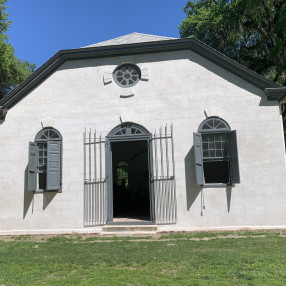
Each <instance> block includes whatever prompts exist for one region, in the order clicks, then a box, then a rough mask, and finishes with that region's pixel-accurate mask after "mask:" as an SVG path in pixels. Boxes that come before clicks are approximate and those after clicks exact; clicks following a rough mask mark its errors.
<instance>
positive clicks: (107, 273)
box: [0, 231, 286, 286]
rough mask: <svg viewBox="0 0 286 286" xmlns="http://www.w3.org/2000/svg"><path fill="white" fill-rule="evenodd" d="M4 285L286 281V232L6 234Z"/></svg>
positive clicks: (0, 253) (0, 278) (0, 265)
mask: <svg viewBox="0 0 286 286" xmlns="http://www.w3.org/2000/svg"><path fill="white" fill-rule="evenodd" d="M0 285H6V286H9V285H129V286H131V285H140V286H141V285H286V232H284V231H269V232H265V231H264V232H233V233H231V232H228V233H225V232H223V233H193V234H192V233H189V234H170V235H167V236H162V237H159V238H152V237H148V238H145V239H141V238H138V237H137V238H127V237H124V238H118V237H115V238H101V237H97V236H80V235H77V236H76V235H74V236H54V237H45V236H43V237H41V238H37V237H30V236H19V237H12V238H10V239H9V240H7V238H6V239H2V240H1V237H0Z"/></svg>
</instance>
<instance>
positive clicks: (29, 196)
mask: <svg viewBox="0 0 286 286" xmlns="http://www.w3.org/2000/svg"><path fill="white" fill-rule="evenodd" d="M24 178H25V179H24V207H23V219H24V218H25V217H26V214H27V212H28V209H29V207H30V205H31V202H32V201H33V198H34V193H33V192H32V191H29V190H28V165H27V167H26V169H25V174H24ZM32 213H33V209H32Z"/></svg>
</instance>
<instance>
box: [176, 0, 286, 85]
mask: <svg viewBox="0 0 286 286" xmlns="http://www.w3.org/2000/svg"><path fill="white" fill-rule="evenodd" d="M184 12H185V13H186V15H187V18H186V19H185V20H183V21H182V23H181V25H180V27H179V28H180V34H181V37H183V38H185V37H189V36H191V37H195V38H197V39H199V40H201V41H203V42H204V43H206V44H207V45H209V46H211V47H213V48H214V49H216V50H218V51H219V52H221V53H223V54H225V55H226V56H228V57H230V58H232V59H234V60H235V61H237V62H239V63H241V64H242V65H244V66H247V67H248V68H250V69H252V70H254V71H256V72H257V73H259V74H262V75H263V76H265V77H267V78H269V79H271V80H274V81H276V82H277V83H280V84H283V85H286V0H198V1H187V3H186V6H185V7H184Z"/></svg>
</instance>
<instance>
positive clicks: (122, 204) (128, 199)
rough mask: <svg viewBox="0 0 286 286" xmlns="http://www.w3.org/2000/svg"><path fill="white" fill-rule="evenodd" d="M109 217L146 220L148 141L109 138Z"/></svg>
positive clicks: (147, 212)
mask: <svg viewBox="0 0 286 286" xmlns="http://www.w3.org/2000/svg"><path fill="white" fill-rule="evenodd" d="M111 149H112V173H113V178H112V179H113V221H120V220H122V221H124V220H129V219H130V220H150V192H149V167H148V166H149V164H148V141H147V140H138V141H121V142H112V143H111Z"/></svg>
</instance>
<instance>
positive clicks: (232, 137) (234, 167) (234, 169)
mask: <svg viewBox="0 0 286 286" xmlns="http://www.w3.org/2000/svg"><path fill="white" fill-rule="evenodd" d="M229 144H230V168H231V183H232V184H239V183H240V176H239V163H238V151H237V140H236V131H235V130H233V131H231V132H230V133H229Z"/></svg>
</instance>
